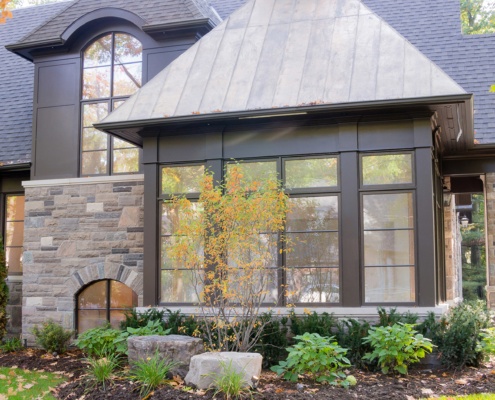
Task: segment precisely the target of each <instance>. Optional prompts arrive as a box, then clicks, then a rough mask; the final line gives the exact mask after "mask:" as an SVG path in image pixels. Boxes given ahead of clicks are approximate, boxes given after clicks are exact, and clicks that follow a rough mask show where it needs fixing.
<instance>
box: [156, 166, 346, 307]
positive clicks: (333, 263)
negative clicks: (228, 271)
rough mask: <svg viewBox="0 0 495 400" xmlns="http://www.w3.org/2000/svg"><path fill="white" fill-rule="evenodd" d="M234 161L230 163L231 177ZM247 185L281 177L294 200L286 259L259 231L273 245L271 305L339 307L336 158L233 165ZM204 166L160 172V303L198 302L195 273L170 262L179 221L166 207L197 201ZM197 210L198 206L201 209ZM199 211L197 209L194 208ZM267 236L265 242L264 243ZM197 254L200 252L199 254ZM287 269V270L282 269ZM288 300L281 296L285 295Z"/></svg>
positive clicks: (268, 273) (269, 267) (271, 243)
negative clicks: (182, 199) (180, 199)
mask: <svg viewBox="0 0 495 400" xmlns="http://www.w3.org/2000/svg"><path fill="white" fill-rule="evenodd" d="M232 165H234V163H232V162H227V163H226V166H225V173H226V174H228V173H229V170H230V168H231V166H232ZM235 165H237V166H238V167H239V169H240V171H241V173H242V175H243V178H244V179H245V180H247V183H249V182H253V181H260V180H264V179H267V178H279V179H281V180H282V183H283V184H284V185H285V187H286V190H287V193H288V194H289V196H290V200H289V201H290V203H291V208H292V210H293V211H292V213H291V214H290V215H288V218H287V223H286V232H285V235H286V237H287V238H288V241H289V242H290V243H291V244H290V246H291V251H290V252H288V253H287V254H284V252H281V251H279V250H280V248H278V247H277V245H276V243H277V240H273V235H275V239H276V235H279V234H281V233H282V232H260V240H259V243H260V244H262V243H267V244H269V246H271V247H270V249H268V251H266V254H270V259H268V260H264V264H265V268H266V277H267V279H265V282H266V285H267V288H266V289H267V293H269V294H268V295H267V296H266V298H265V301H266V303H267V304H268V303H269V304H272V305H273V304H274V303H277V304H279V305H282V304H317V303H325V304H328V303H334V304H338V303H339V302H340V237H339V225H340V222H339V221H340V218H339V177H338V175H339V173H338V158H337V157H335V156H332V157H315V158H297V159H296V158H290V159H289V158H288V159H275V160H252V161H242V162H237V163H235ZM204 171H205V169H204V166H202V165H201V166H198V165H182V166H181V165H176V166H166V167H162V170H161V185H160V186H161V192H162V193H161V195H162V200H161V210H162V212H161V302H162V303H175V304H182V303H186V304H187V303H195V302H198V297H197V292H198V290H197V289H198V288H197V286H196V285H197V282H196V280H195V278H194V276H193V271H191V270H189V269H187V267H186V266H183V265H179V263H178V262H177V261H175V262H172V261H171V260H170V259H168V257H167V251H166V249H167V246H168V244H169V243H170V241H173V240H174V234H175V228H174V227H175V226H177V225H178V221H179V220H180V218H181V216H180V215H179V213H178V211H177V210H176V209H175V208H174V206H173V205H172V204H171V203H169V202H167V200H168V199H169V198H170V197H171V196H177V195H178V196H180V195H183V196H184V195H185V196H186V197H187V198H189V199H190V200H191V201H195V200H197V199H198V198H199V194H200V193H199V190H200V188H199V182H200V179H201V177H202V176H203V174H204ZM197 207H199V205H198V206H197ZM196 209H199V208H196ZM265 237H266V240H264V239H263V238H265ZM197 251H198V252H200V251H201V249H199V248H198V249H197ZM281 266H285V267H286V268H282V269H281V268H280V267H281ZM282 293H283V294H285V296H281V294H282Z"/></svg>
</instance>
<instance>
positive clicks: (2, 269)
mask: <svg viewBox="0 0 495 400" xmlns="http://www.w3.org/2000/svg"><path fill="white" fill-rule="evenodd" d="M7 273H8V270H7V263H6V262H5V252H4V249H3V240H2V237H1V236H0V340H2V339H3V337H4V336H5V334H6V333H7V321H8V316H7V303H8V302H9V287H8V286H7V282H6V279H7Z"/></svg>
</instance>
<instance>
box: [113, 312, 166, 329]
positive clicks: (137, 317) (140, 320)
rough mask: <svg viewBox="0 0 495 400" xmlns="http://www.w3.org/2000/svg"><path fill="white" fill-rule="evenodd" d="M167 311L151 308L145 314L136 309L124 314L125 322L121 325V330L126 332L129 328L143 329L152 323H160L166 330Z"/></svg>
mask: <svg viewBox="0 0 495 400" xmlns="http://www.w3.org/2000/svg"><path fill="white" fill-rule="evenodd" d="M165 313H166V311H165V310H158V309H156V308H150V309H148V310H146V311H145V312H142V313H140V312H137V310H136V309H135V308H132V309H129V310H126V311H125V312H124V320H123V321H122V322H121V323H120V329H121V330H123V331H126V330H127V328H142V327H145V326H147V325H148V323H149V322H150V321H152V322H155V321H160V322H161V324H162V325H163V327H164V328H165V321H164V318H165Z"/></svg>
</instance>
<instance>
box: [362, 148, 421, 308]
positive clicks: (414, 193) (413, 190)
mask: <svg viewBox="0 0 495 400" xmlns="http://www.w3.org/2000/svg"><path fill="white" fill-rule="evenodd" d="M413 158H414V157H413ZM360 169H361V163H360ZM397 186H401V185H397ZM398 193H411V194H412V202H413V204H412V210H413V213H414V215H413V222H414V223H413V227H412V228H407V229H404V228H401V229H378V231H384V230H394V231H395V230H401V231H413V232H414V261H415V264H414V265H411V266H412V267H414V299H415V301H414V302H398V301H393V302H366V296H365V294H366V293H365V288H366V282H365V279H366V274H365V269H366V268H370V267H371V268H380V267H387V268H389V267H390V268H394V267H397V268H400V267H403V268H409V267H411V266H409V265H383V266H382V265H376V266H375V265H372V266H369V265H368V266H365V265H364V232H365V230H364V221H363V197H364V196H365V195H367V194H371V195H376V194H398ZM416 196H417V189H416V188H410V189H407V188H403V187H399V188H397V190H391V189H389V188H388V189H386V190H381V191H377V190H369V191H368V190H361V191H360V192H359V228H360V237H359V239H360V246H359V247H360V254H359V259H360V268H359V269H360V274H361V276H362V280H361V296H362V297H361V298H362V305H363V306H384V307H386V306H390V305H396V304H399V305H400V306H401V307H402V306H404V307H407V306H418V304H419V286H418V284H419V265H418V219H417V215H418V210H417V199H416ZM366 231H368V229H367V230H366Z"/></svg>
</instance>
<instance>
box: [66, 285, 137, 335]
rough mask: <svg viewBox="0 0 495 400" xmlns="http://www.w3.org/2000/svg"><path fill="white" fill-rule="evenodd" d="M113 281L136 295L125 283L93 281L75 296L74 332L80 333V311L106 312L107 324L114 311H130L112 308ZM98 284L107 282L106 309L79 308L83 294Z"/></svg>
mask: <svg viewBox="0 0 495 400" xmlns="http://www.w3.org/2000/svg"><path fill="white" fill-rule="evenodd" d="M112 281H113V282H118V283H120V284H122V285H125V286H126V287H128V288H129V289H130V290H131V291H132V293H133V294H136V292H134V290H133V289H132V288H131V287H129V286H127V285H126V284H125V283H123V282H120V281H118V280H116V279H99V280H96V281H91V282H89V283H88V284H87V285H84V286H83V287H81V288H80V289H79V290H78V291H77V293H76V294H75V308H74V330H75V331H76V334H78V333H79V311H105V314H106V319H107V322H108V323H110V314H111V312H112V311H125V310H127V309H128V308H121V307H118V308H112V307H111V303H110V300H111V296H110V289H111V282H112ZM98 282H105V283H106V285H105V287H106V302H107V306H106V308H79V296H80V295H81V293H82V292H84V291H85V290H86V289H87V288H89V287H91V286H92V285H94V284H95V283H98Z"/></svg>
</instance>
